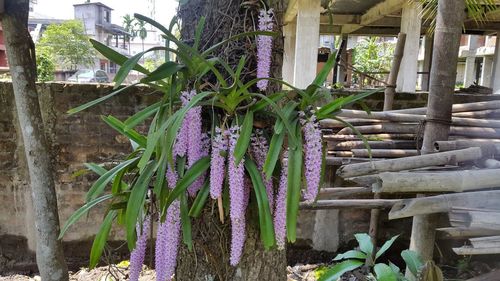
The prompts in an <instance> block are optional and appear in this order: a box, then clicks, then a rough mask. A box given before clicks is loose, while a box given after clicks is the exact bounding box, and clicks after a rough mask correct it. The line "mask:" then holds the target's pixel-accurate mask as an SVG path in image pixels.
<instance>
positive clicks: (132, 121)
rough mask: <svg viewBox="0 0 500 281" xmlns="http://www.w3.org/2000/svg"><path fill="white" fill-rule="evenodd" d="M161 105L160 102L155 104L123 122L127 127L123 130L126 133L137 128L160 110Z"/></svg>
mask: <svg viewBox="0 0 500 281" xmlns="http://www.w3.org/2000/svg"><path fill="white" fill-rule="evenodd" d="M160 105H161V103H160V102H157V103H154V104H152V105H150V106H148V107H146V108H144V109H142V110H141V111H139V112H137V113H135V114H134V115H132V116H130V117H129V118H127V119H126V120H125V122H123V123H124V124H125V127H124V128H123V129H124V130H125V131H128V130H129V129H132V128H135V127H136V126H137V125H139V124H141V123H142V122H144V120H146V119H148V118H149V117H150V116H151V115H153V114H155V113H156V112H157V111H158V109H159V108H160Z"/></svg>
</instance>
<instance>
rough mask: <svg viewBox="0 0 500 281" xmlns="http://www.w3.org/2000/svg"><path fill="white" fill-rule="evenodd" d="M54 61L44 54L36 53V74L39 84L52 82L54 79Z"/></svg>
mask: <svg viewBox="0 0 500 281" xmlns="http://www.w3.org/2000/svg"><path fill="white" fill-rule="evenodd" d="M55 71H56V66H55V65H54V59H53V58H52V57H51V56H50V54H48V53H46V52H43V51H41V52H36V74H37V80H38V81H40V82H47V81H52V80H54V78H55V75H54V72H55Z"/></svg>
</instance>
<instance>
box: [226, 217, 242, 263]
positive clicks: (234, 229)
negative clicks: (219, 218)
mask: <svg viewBox="0 0 500 281" xmlns="http://www.w3.org/2000/svg"><path fill="white" fill-rule="evenodd" d="M245 224H246V222H245V218H243V219H236V220H233V219H231V254H230V257H229V264H231V265H232V266H236V265H238V263H239V262H240V260H241V255H242V253H243V248H244V246H245V239H246V225H245Z"/></svg>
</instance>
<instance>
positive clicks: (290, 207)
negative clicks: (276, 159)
mask: <svg viewBox="0 0 500 281" xmlns="http://www.w3.org/2000/svg"><path fill="white" fill-rule="evenodd" d="M295 134H296V135H295V139H296V140H297V141H296V142H294V143H291V144H290V149H289V151H288V186H287V201H286V233H287V238H288V241H290V242H292V243H293V242H295V240H296V238H297V216H298V212H299V203H300V187H301V184H302V166H303V163H302V132H301V127H300V125H299V124H298V121H295Z"/></svg>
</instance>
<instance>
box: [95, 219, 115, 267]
mask: <svg viewBox="0 0 500 281" xmlns="http://www.w3.org/2000/svg"><path fill="white" fill-rule="evenodd" d="M116 214H117V212H116V211H115V210H113V211H111V212H109V213H108V214H107V215H106V217H105V218H104V221H103V222H102V224H101V226H100V227H99V231H98V232H97V234H96V236H95V238H94V242H93V243H92V249H91V250H90V263H89V268H90V269H92V268H94V267H96V265H97V264H98V263H99V260H100V259H101V256H102V251H103V250H104V246H105V245H106V241H107V240H108V236H109V231H110V230H111V226H112V225H113V220H114V219H115V218H116Z"/></svg>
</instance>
